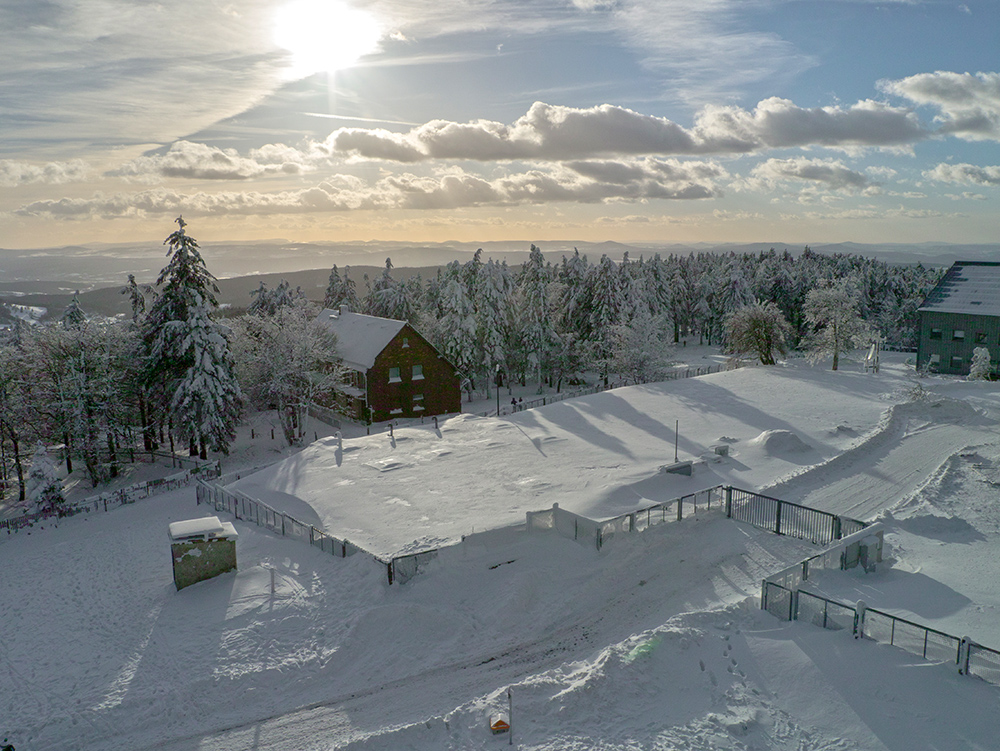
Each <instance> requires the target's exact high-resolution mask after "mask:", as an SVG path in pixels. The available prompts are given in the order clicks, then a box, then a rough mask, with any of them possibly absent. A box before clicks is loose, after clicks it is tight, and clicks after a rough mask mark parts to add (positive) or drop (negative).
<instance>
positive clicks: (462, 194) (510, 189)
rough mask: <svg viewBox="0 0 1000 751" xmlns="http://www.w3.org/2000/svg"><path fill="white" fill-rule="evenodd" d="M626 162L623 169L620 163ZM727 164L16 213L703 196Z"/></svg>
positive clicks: (91, 203) (426, 206)
mask: <svg viewBox="0 0 1000 751" xmlns="http://www.w3.org/2000/svg"><path fill="white" fill-rule="evenodd" d="M619 168H620V169H619ZM725 176H726V173H725V171H724V170H723V169H722V168H720V167H717V166H714V165H712V164H710V163H706V162H694V163H691V164H685V163H682V162H673V161H669V160H656V159H639V160H636V161H635V162H634V164H626V165H618V164H614V165H612V164H608V163H601V162H577V163H573V164H566V165H556V166H555V167H554V168H552V169H548V170H542V169H532V170H527V171H524V172H517V173H510V174H506V175H502V176H500V177H495V178H493V179H486V178H483V177H481V176H479V175H474V174H470V173H467V172H464V171H462V170H458V169H454V170H450V171H448V172H447V173H445V174H439V175H430V176H421V175H413V174H409V173H406V174H398V175H396V174H394V175H387V176H384V177H382V178H381V179H379V180H376V181H374V182H371V183H369V182H365V181H364V180H362V179H360V178H357V177H352V176H348V175H340V176H337V177H336V178H333V179H330V180H326V181H324V182H322V183H320V184H318V185H315V186H312V187H309V188H306V189H302V190H291V191H280V192H273V193H264V192H259V191H245V192H239V191H223V192H218V193H206V192H198V193H191V194H187V193H183V192H180V191H176V190H169V189H165V188H158V189H151V190H146V191H140V192H137V193H118V194H113V195H105V194H101V193H98V194H95V195H94V196H92V197H91V198H86V199H71V198H63V199H59V200H46V201H36V202H34V203H30V204H27V205H24V206H22V207H21V208H20V209H18V211H17V213H19V214H22V215H29V216H51V217H55V218H78V217H93V216H99V217H104V218H117V217H130V216H145V215H148V214H163V213H171V212H176V211H182V212H184V213H189V214H194V215H198V214H237V215H242V214H301V213H311V212H336V211H349V210H356V209H372V210H387V209H396V210H398V209H417V210H430V209H455V208H464V207H471V206H489V205H492V206H515V205H541V204H547V203H553V202H573V203H600V202H611V201H642V200H649V199H668V200H683V199H699V198H710V197H712V196H715V195H717V190H716V188H715V185H714V181H715V179H716V178H723V177H725Z"/></svg>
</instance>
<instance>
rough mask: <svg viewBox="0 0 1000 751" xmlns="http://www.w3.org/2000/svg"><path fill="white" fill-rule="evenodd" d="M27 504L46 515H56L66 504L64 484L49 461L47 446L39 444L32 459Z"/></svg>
mask: <svg viewBox="0 0 1000 751" xmlns="http://www.w3.org/2000/svg"><path fill="white" fill-rule="evenodd" d="M27 502H28V504H30V505H33V506H34V507H35V510H36V511H41V512H42V513H45V514H55V513H58V512H59V509H61V508H62V507H63V505H64V504H65V503H66V498H65V496H63V489H62V483H61V482H59V478H58V477H57V476H56V469H55V467H54V466H53V465H52V462H51V460H50V459H49V454H48V451H46V450H45V446H43V445H42V444H41V443H39V444H38V445H37V446H36V447H35V454H34V456H33V457H32V458H31V469H30V470H28V480H27Z"/></svg>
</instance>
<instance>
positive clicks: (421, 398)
mask: <svg viewBox="0 0 1000 751" xmlns="http://www.w3.org/2000/svg"><path fill="white" fill-rule="evenodd" d="M317 320H318V321H320V322H321V323H323V324H324V325H326V326H328V327H329V328H330V330H331V331H333V332H334V334H336V336H337V354H338V355H339V356H340V358H341V359H342V360H343V363H344V365H345V366H346V367H347V368H348V369H349V370H350V371H353V373H352V374H351V376H350V379H349V383H348V384H347V385H346V386H344V387H341V388H340V389H339V394H338V395H337V397H336V398H335V399H334V401H336V402H337V404H338V405H339V409H341V410H342V411H343V412H345V413H346V414H348V415H349V416H351V417H352V418H354V419H357V420H362V421H363V420H365V419H366V418H367V417H370V418H371V419H372V420H373V421H375V422H382V421H384V420H390V419H392V418H393V417H423V416H428V417H429V416H431V415H441V414H447V413H451V412H460V411H461V409H462V392H461V382H460V379H459V377H458V374H457V373H456V371H455V368H454V366H453V365H451V363H449V362H448V361H447V360H446V359H445V358H444V357H443V356H441V355H440V354H439V353H438V351H437V350H436V349H435V348H434V347H433V346H432V345H431V344H430V342H428V341H427V340H426V339H424V337H423V336H421V335H420V333H419V332H417V331H416V329H414V328H413V327H412V326H410V324H409V323H407V322H406V321H396V320H393V319H390V318H378V317H376V316H367V315H362V314H360V313H351V312H350V311H348V310H346V309H344V308H341V310H339V311H334V310H330V309H326V310H324V311H323V312H322V313H320V314H319V317H318V318H317ZM369 410H370V411H369Z"/></svg>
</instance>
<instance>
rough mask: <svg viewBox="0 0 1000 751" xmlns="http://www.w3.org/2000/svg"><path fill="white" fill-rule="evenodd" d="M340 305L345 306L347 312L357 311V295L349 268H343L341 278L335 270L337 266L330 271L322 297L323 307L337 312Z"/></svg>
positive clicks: (358, 307)
mask: <svg viewBox="0 0 1000 751" xmlns="http://www.w3.org/2000/svg"><path fill="white" fill-rule="evenodd" d="M341 305H346V306H347V309H348V310H352V311H358V310H360V306H359V305H358V293H357V289H356V287H355V284H354V280H353V279H351V267H350V266H345V267H344V275H343V276H341V275H340V272H339V271H338V270H337V264H334V265H333V268H332V269H330V279H329V281H328V282H327V285H326V294H325V295H324V296H323V307H324V308H330V309H331V310H337V309H338V308H340V306H341Z"/></svg>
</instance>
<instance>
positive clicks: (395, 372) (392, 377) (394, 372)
mask: <svg viewBox="0 0 1000 751" xmlns="http://www.w3.org/2000/svg"><path fill="white" fill-rule="evenodd" d="M401 380H403V379H402V378H400V377H399V368H389V383H399V382H400V381H401Z"/></svg>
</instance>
